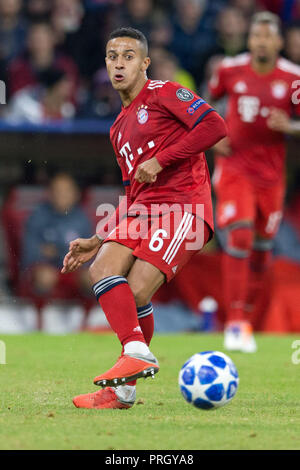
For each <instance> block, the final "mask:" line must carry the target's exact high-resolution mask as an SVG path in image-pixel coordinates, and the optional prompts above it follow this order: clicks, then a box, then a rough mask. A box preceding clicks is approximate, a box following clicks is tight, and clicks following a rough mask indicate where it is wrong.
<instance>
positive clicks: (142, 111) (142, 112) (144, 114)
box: [136, 105, 149, 124]
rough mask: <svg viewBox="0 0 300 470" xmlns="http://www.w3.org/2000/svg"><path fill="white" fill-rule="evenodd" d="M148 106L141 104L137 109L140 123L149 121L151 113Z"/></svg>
mask: <svg viewBox="0 0 300 470" xmlns="http://www.w3.org/2000/svg"><path fill="white" fill-rule="evenodd" d="M147 108H148V106H144V105H142V106H140V107H139V109H138V111H137V113H136V114H137V120H138V122H139V123H140V124H145V123H146V122H147V121H148V118H149V113H148V111H147Z"/></svg>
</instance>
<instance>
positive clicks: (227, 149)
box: [213, 137, 232, 157]
mask: <svg viewBox="0 0 300 470" xmlns="http://www.w3.org/2000/svg"><path fill="white" fill-rule="evenodd" d="M213 151H214V152H215V153H216V154H218V155H222V156H223V157H229V155H231V153H232V149H231V146H230V141H229V139H228V137H224V139H221V140H220V141H219V142H218V143H217V144H216V145H214V146H213Z"/></svg>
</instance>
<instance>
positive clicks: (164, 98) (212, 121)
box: [135, 82, 227, 183]
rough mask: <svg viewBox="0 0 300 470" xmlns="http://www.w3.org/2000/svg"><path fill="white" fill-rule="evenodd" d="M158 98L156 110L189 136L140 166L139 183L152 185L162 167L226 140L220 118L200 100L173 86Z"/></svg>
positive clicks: (168, 87)
mask: <svg viewBox="0 0 300 470" xmlns="http://www.w3.org/2000/svg"><path fill="white" fill-rule="evenodd" d="M164 88H165V90H164V89H163V91H161V92H160V95H159V96H158V103H159V106H160V107H162V108H163V109H164V111H165V112H167V113H168V114H169V115H171V116H172V117H173V118H174V119H177V120H180V121H181V122H182V124H183V125H184V126H185V127H186V128H187V129H188V130H189V132H188V133H187V134H186V135H185V136H184V137H183V138H181V139H180V140H179V141H178V142H176V143H175V144H173V145H171V146H169V147H168V148H166V149H164V150H162V151H161V152H159V153H158V154H157V155H156V156H155V157H153V158H151V159H150V160H147V161H146V162H143V163H142V164H141V165H140V166H139V167H138V170H137V171H136V174H135V179H137V180H138V181H139V182H147V183H153V182H154V181H155V180H156V178H157V174H158V173H159V172H160V171H162V170H163V168H164V167H166V166H169V165H171V164H172V163H174V162H177V161H179V160H181V159H186V158H190V157H193V156H195V154H199V153H201V152H205V151H206V150H208V149H209V148H210V147H212V146H213V145H215V144H216V143H217V142H218V141H219V140H220V139H222V138H223V137H225V136H226V133H227V132H226V125H225V122H224V120H223V118H222V117H221V116H220V115H219V114H218V113H217V112H216V111H215V110H214V109H213V108H212V107H211V106H210V105H209V104H208V103H206V102H205V101H204V100H203V99H202V98H200V97H199V96H197V95H195V94H194V93H193V92H192V91H191V90H187V89H183V88H182V87H181V86H180V85H178V84H176V83H171V82H170V83H168V84H166V85H165V87H164Z"/></svg>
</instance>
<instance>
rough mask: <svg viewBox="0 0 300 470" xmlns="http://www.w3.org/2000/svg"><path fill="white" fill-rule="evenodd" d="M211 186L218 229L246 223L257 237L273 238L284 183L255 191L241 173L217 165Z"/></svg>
mask: <svg viewBox="0 0 300 470" xmlns="http://www.w3.org/2000/svg"><path fill="white" fill-rule="evenodd" d="M213 185H214V190H215V193H216V196H217V205H216V222H217V226H218V227H219V228H220V229H222V228H225V227H227V226H228V225H231V224H233V223H235V222H239V221H241V220H249V221H251V222H253V225H254V229H255V231H256V233H257V234H258V235H259V236H261V237H262V238H267V239H272V238H274V236H275V235H276V233H277V230H278V228H279V224H280V221H281V218H282V210H283V201H284V193H285V186H284V183H283V182H280V183H279V184H276V185H273V186H268V187H258V186H256V185H254V184H253V182H252V181H251V180H250V178H247V176H245V175H243V174H242V173H241V172H240V171H238V170H235V169H232V168H228V167H226V166H225V165H222V161H219V162H218V164H217V166H216V169H215V174H214V178H213Z"/></svg>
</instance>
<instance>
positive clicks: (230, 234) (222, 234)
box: [215, 168, 256, 352]
mask: <svg viewBox="0 0 300 470" xmlns="http://www.w3.org/2000/svg"><path fill="white" fill-rule="evenodd" d="M215 190H216V195H217V208H216V218H217V226H218V236H219V240H220V242H221V245H222V249H223V253H222V261H221V270H222V289H223V292H224V303H225V314H226V320H225V328H224V347H225V349H227V350H231V351H232V350H237V351H240V350H244V351H246V350H247V351H249V352H250V350H252V351H254V350H255V349H256V346H255V342H254V338H253V334H252V328H251V324H250V323H249V321H248V318H247V316H246V311H245V309H246V301H247V294H248V288H249V275H250V269H249V258H250V253H251V249H252V244H253V240H254V218H255V204H256V201H255V194H254V191H253V188H252V187H251V184H250V183H249V182H248V181H247V179H246V178H243V176H242V175H240V174H238V173H237V172H236V171H232V170H229V169H227V170H224V168H223V169H222V172H221V175H220V177H219V179H218V181H217V182H215Z"/></svg>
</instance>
